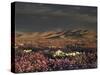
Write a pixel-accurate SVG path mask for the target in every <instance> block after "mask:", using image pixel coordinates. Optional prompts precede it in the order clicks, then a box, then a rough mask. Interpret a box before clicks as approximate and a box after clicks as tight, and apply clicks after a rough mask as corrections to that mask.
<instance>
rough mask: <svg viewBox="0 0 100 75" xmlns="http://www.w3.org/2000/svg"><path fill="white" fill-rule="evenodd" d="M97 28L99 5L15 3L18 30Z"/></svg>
mask: <svg viewBox="0 0 100 75" xmlns="http://www.w3.org/2000/svg"><path fill="white" fill-rule="evenodd" d="M70 29H88V30H93V31H96V30H97V7H93V6H76V5H75V6H74V5H58V4H56V5H55V4H41V3H23V2H16V3H15V30H16V32H44V31H52V30H53V31H54V30H70Z"/></svg>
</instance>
